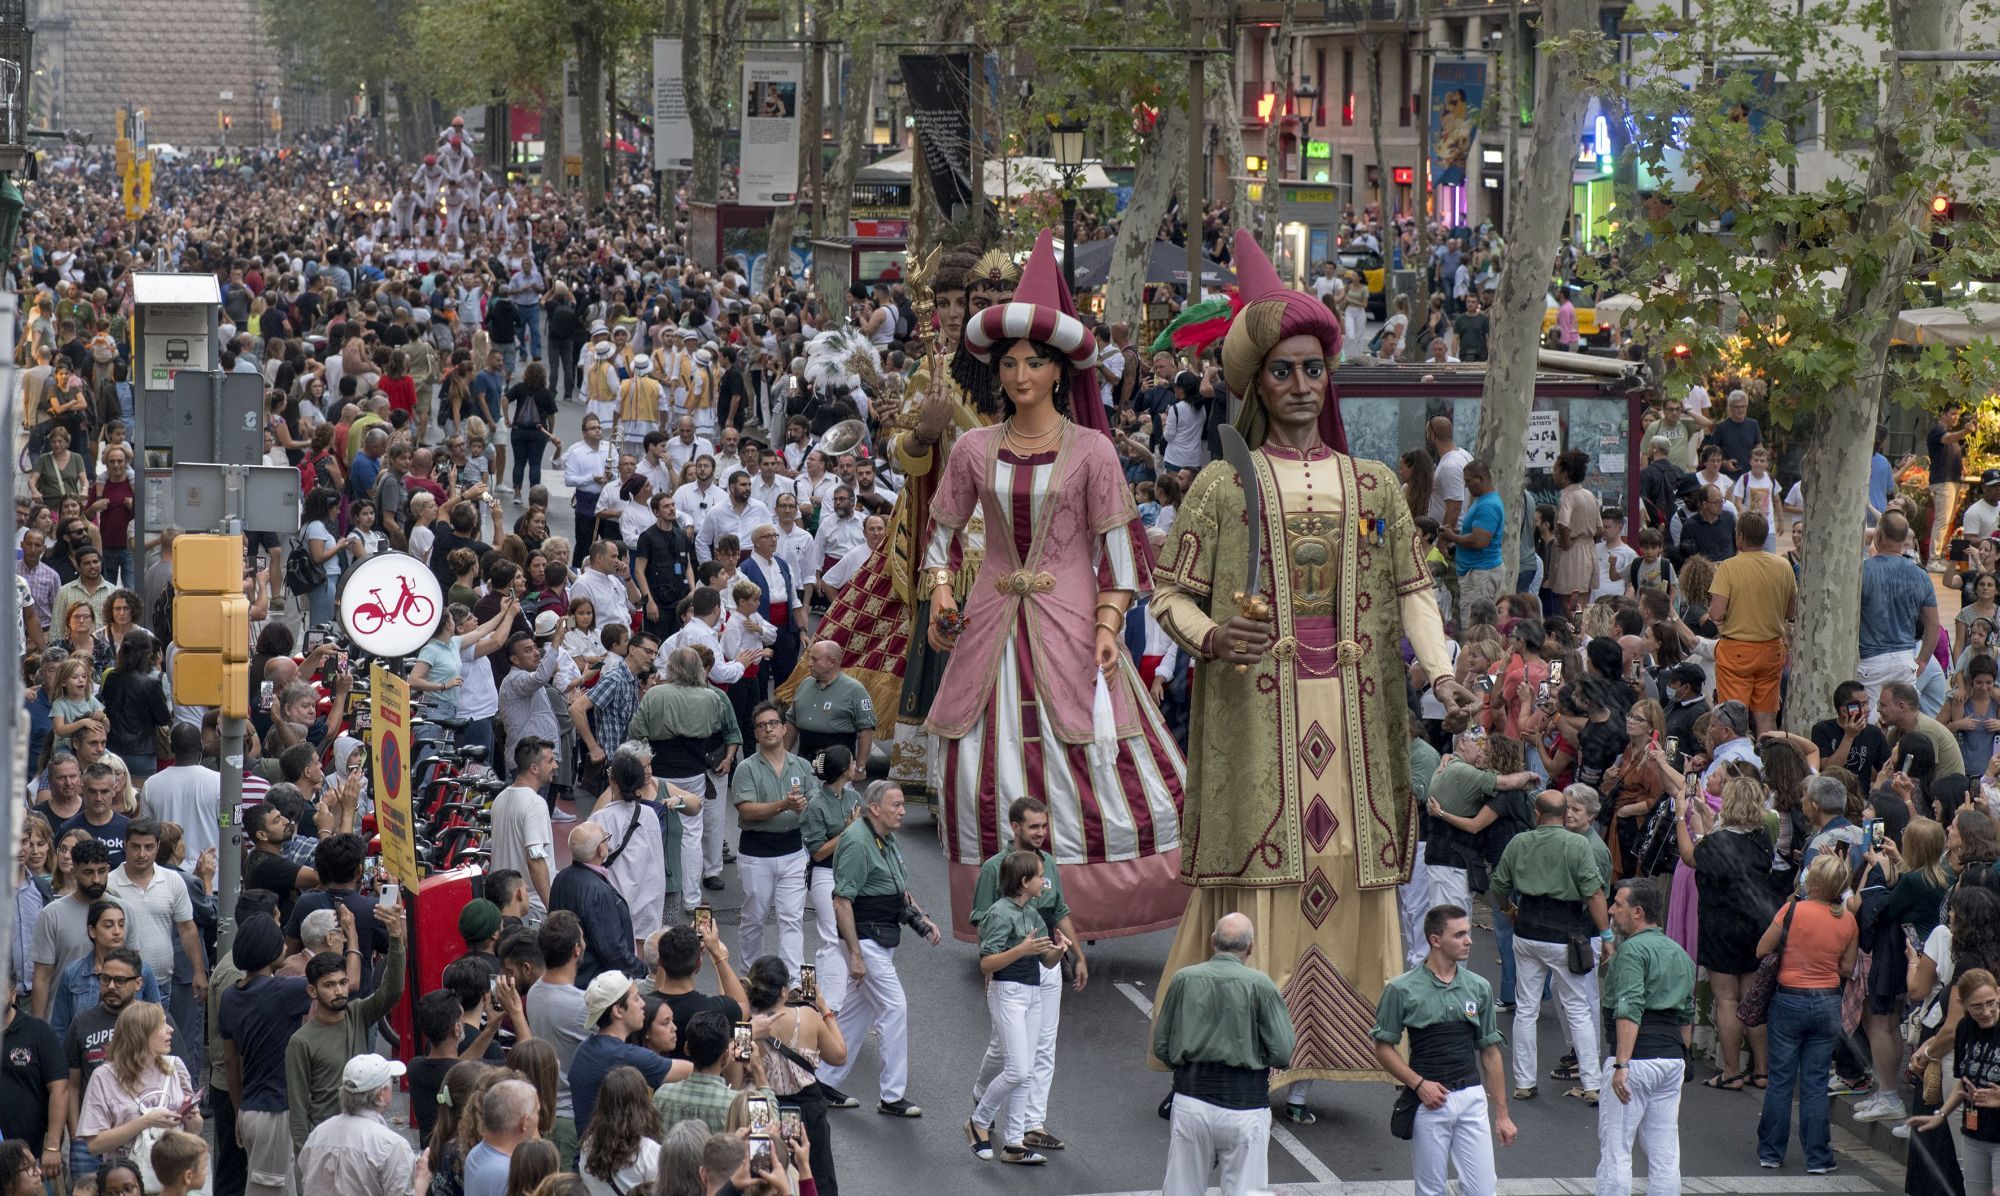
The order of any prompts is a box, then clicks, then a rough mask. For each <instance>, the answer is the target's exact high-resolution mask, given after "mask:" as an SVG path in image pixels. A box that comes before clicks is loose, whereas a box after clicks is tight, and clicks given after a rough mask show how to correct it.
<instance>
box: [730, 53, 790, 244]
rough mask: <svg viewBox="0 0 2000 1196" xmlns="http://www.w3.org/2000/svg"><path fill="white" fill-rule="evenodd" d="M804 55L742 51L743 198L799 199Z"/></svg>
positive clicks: (772, 202)
mask: <svg viewBox="0 0 2000 1196" xmlns="http://www.w3.org/2000/svg"><path fill="white" fill-rule="evenodd" d="M805 67H806V60H805V55H804V54H802V53H800V52H799V51H797V50H745V51H744V52H743V91H742V92H741V94H742V96H743V138H742V141H743V162H742V168H741V172H740V174H739V176H738V181H737V195H738V202H739V203H744V204H750V205H753V206H762V207H776V206H778V205H780V204H788V203H796V202H798V198H799V92H800V88H801V85H802V84H803V83H804V81H805Z"/></svg>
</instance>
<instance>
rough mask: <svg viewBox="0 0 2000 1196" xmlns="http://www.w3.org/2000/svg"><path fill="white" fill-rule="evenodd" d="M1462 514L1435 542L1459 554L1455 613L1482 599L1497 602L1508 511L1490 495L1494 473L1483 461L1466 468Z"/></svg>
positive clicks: (1456, 560) (1492, 494) (1457, 557)
mask: <svg viewBox="0 0 2000 1196" xmlns="http://www.w3.org/2000/svg"><path fill="white" fill-rule="evenodd" d="M1465 493H1466V495H1467V496H1468V497H1467V501H1466V504H1465V511H1464V513H1463V514H1461V515H1460V516H1459V517H1458V527H1457V528H1456V529H1453V528H1449V527H1444V528H1439V529H1438V542H1439V543H1441V544H1449V545H1451V546H1453V547H1454V548H1456V549H1457V550H1458V551H1457V552H1456V554H1455V555H1454V557H1453V561H1454V564H1455V566H1456V568H1457V569H1458V603H1459V606H1458V609H1460V610H1465V609H1467V608H1468V607H1470V606H1471V605H1472V604H1473V603H1474V602H1477V601H1479V600H1481V599H1484V600H1486V601H1488V602H1495V603H1497V602H1499V601H1500V590H1501V582H1500V548H1501V545H1502V544H1504V543H1505V542H1506V537H1507V532H1506V526H1507V508H1506V506H1505V504H1503V503H1502V502H1501V501H1500V496H1499V495H1498V494H1495V493H1494V492H1493V471H1492V470H1491V469H1488V468H1487V466H1486V463H1485V462H1484V461H1468V462H1466V465H1465Z"/></svg>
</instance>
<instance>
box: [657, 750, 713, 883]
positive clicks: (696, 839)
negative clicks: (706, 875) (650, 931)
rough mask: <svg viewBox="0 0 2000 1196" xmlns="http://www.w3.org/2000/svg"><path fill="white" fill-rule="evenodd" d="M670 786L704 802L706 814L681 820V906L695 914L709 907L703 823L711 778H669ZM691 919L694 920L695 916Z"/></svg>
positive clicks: (702, 776)
mask: <svg viewBox="0 0 2000 1196" xmlns="http://www.w3.org/2000/svg"><path fill="white" fill-rule="evenodd" d="M667 784H669V785H678V786H680V787H681V788H682V789H685V790H687V791H688V792H689V793H695V794H699V795H701V800H702V807H703V811H702V813H699V814H681V815H678V816H677V817H679V818H680V820H681V858H680V874H681V905H682V906H684V907H685V908H686V909H688V910H690V911H692V910H693V909H694V908H695V907H696V906H698V905H703V904H705V902H704V901H703V900H702V896H701V842H702V839H701V831H702V822H703V820H704V819H705V818H706V817H707V806H708V774H707V773H705V772H698V773H696V774H695V775H693V776H691V777H668V778H667ZM688 916H689V917H690V918H691V917H693V914H692V913H690V914H689V915H688Z"/></svg>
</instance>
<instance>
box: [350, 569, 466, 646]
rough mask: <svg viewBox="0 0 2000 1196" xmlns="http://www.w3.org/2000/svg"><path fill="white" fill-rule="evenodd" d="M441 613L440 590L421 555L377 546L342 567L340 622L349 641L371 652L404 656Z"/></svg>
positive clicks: (420, 641)
mask: <svg viewBox="0 0 2000 1196" xmlns="http://www.w3.org/2000/svg"><path fill="white" fill-rule="evenodd" d="M443 617H444V591H442V590H441V589H439V588H438V583H437V578H436V577H434V576H432V574H431V571H430V570H429V569H427V568H425V567H424V564H423V562H422V561H419V560H418V559H417V558H415V557H413V556H411V555H409V554H408V553H404V552H378V553H376V554H375V555H373V556H371V557H367V558H365V559H364V560H363V561H362V562H361V563H360V564H358V565H355V566H354V567H353V568H351V569H349V570H348V576H347V579H346V586H345V588H344V589H342V590H341V592H340V625H341V626H342V627H343V628H345V629H346V631H347V636H348V638H349V639H351V640H353V641H354V646H355V647H357V648H360V649H361V650H362V651H364V652H368V653H372V654H373V655H376V656H391V657H393V656H409V655H411V654H413V653H415V652H416V650H417V649H418V648H421V647H423V646H424V642H425V641H426V640H428V639H430V638H431V632H432V631H433V630H435V629H436V627H437V621H438V620H439V619H440V618H443Z"/></svg>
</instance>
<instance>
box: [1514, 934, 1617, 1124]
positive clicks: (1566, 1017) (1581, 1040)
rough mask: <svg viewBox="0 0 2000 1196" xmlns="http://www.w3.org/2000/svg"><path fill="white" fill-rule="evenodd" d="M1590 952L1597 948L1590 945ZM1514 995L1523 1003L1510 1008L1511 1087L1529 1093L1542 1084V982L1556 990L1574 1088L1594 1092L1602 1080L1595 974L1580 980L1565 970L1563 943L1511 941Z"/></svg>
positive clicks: (1566, 958) (1518, 938)
mask: <svg viewBox="0 0 2000 1196" xmlns="http://www.w3.org/2000/svg"><path fill="white" fill-rule="evenodd" d="M1591 947H1592V950H1593V951H1594V950H1595V949H1596V944H1594V943H1593V944H1592V945H1591ZM1514 968H1515V972H1514V974H1515V981H1514V991H1515V992H1517V993H1519V994H1520V996H1521V999H1520V1000H1519V1001H1518V1002H1516V1003H1515V1005H1514V1083H1515V1085H1516V1086H1517V1087H1521V1088H1533V1087H1535V1085H1536V1083H1537V1082H1538V1080H1539V1079H1540V1076H1541V1074H1542V1073H1541V1071H1540V1070H1539V1066H1540V1065H1539V1062H1538V1053H1537V1048H1538V1047H1539V1046H1540V1044H1539V1043H1538V1042H1536V1041H1535V1023H1536V1022H1538V1021H1540V1020H1541V1016H1542V1002H1541V999H1540V998H1541V992H1542V981H1543V979H1544V978H1546V979H1547V980H1548V982H1549V984H1550V986H1551V987H1553V988H1554V989H1555V997H1556V1004H1557V1006H1558V1007H1560V1008H1561V1010H1562V1018H1563V1027H1564V1029H1565V1030H1566V1032H1567V1034H1568V1037H1569V1042H1570V1047H1571V1049H1572V1050H1574V1051H1575V1052H1576V1066H1577V1078H1578V1083H1580V1084H1582V1085H1583V1086H1584V1087H1585V1088H1589V1089H1596V1088H1597V1087H1598V1085H1599V1082H1600V1080H1601V1079H1602V1077H1601V1076H1599V1074H1598V1070H1599V1063H1600V1060H1599V1058H1598V1055H1597V968H1596V966H1595V964H1593V966H1592V967H1591V969H1590V970H1589V971H1588V972H1585V973H1584V974H1583V975H1581V976H1578V975H1576V974H1575V973H1573V972H1571V971H1570V970H1569V948H1568V946H1566V945H1565V944H1563V943H1545V942H1542V941H1541V940H1539V939H1527V938H1522V937H1521V935H1520V933H1519V932H1518V931H1517V932H1516V933H1515V935H1514Z"/></svg>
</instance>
